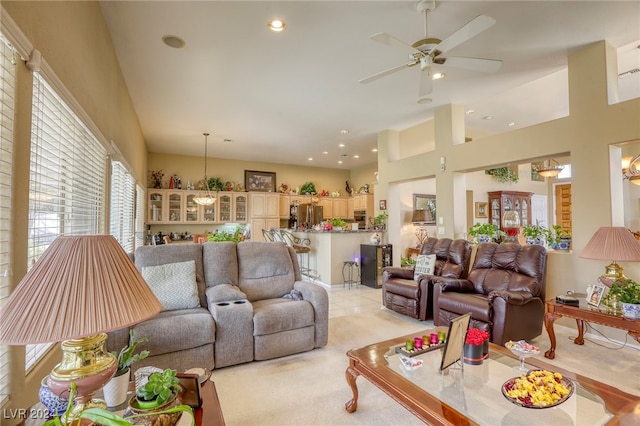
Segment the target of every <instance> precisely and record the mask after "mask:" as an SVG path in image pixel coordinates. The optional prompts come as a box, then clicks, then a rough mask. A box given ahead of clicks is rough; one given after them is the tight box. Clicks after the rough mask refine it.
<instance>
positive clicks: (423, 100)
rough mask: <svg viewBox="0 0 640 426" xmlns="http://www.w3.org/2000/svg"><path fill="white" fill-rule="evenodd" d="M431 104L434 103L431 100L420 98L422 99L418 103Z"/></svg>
mask: <svg viewBox="0 0 640 426" xmlns="http://www.w3.org/2000/svg"><path fill="white" fill-rule="evenodd" d="M431 102H432V99H431V98H420V99H418V103H419V104H420V105H424V104H430V103H431Z"/></svg>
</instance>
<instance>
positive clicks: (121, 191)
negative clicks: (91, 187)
mask: <svg viewBox="0 0 640 426" xmlns="http://www.w3.org/2000/svg"><path fill="white" fill-rule="evenodd" d="M135 185H136V182H135V180H134V179H133V176H131V173H129V171H128V170H127V169H126V167H125V166H124V165H123V164H122V163H121V162H119V161H112V162H111V218H110V222H111V226H110V228H111V235H113V236H114V237H115V239H116V240H118V242H119V243H120V245H121V246H122V248H123V249H124V251H126V252H127V253H131V252H133V249H134V247H133V246H134V242H135V241H134V238H135V234H134V220H135V217H134V215H135Z"/></svg>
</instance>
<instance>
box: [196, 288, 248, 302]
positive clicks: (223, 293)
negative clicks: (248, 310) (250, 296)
mask: <svg viewBox="0 0 640 426" xmlns="http://www.w3.org/2000/svg"><path fill="white" fill-rule="evenodd" d="M205 295H206V296H207V303H208V305H211V304H212V303H220V302H229V301H234V300H244V299H246V298H247V295H246V294H244V293H243V292H242V291H241V290H240V289H239V288H238V286H235V285H232V284H218V285H215V286H213V287H208V288H207V289H206V290H205Z"/></svg>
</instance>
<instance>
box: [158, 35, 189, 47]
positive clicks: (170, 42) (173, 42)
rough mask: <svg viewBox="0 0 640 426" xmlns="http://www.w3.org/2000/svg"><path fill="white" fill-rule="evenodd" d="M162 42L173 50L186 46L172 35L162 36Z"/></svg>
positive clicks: (181, 40)
mask: <svg viewBox="0 0 640 426" xmlns="http://www.w3.org/2000/svg"><path fill="white" fill-rule="evenodd" d="M162 41H163V42H164V44H166V45H167V46H169V47H173V48H174V49H180V48H182V47H184V46H185V45H186V44H187V43H185V42H184V40H183V39H181V38H180V37H178V36H174V35H166V36H163V37H162Z"/></svg>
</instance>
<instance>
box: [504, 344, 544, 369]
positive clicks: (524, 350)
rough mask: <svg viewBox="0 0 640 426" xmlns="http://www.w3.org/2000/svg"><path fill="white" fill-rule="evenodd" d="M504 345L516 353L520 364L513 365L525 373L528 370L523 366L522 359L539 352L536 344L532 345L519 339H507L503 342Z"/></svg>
mask: <svg viewBox="0 0 640 426" xmlns="http://www.w3.org/2000/svg"><path fill="white" fill-rule="evenodd" d="M504 346H505V347H506V348H507V349H509V350H510V351H511V352H513V353H514V354H515V355H517V356H518V358H519V359H520V365H519V366H518V367H514V368H515V369H516V370H517V371H519V372H520V373H527V371H529V370H528V369H527V368H526V367H525V366H524V359H525V358H526V357H528V356H531V355H537V354H539V353H540V348H538V347H537V346H533V345H531V344H529V343H527V342H526V341H524V340H519V341H517V342H514V341H512V340H509V341H508V342H507V343H505V344H504Z"/></svg>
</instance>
